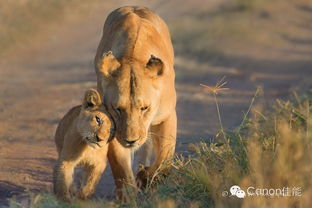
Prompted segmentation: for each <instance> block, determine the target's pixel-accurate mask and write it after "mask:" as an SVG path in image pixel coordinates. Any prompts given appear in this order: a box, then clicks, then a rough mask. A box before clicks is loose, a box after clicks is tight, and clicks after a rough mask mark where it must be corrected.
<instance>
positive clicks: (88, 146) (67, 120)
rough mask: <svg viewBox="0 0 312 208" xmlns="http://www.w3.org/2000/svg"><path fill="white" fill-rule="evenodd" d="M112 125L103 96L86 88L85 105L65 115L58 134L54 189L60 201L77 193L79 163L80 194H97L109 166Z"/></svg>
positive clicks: (87, 196) (66, 199)
mask: <svg viewBox="0 0 312 208" xmlns="http://www.w3.org/2000/svg"><path fill="white" fill-rule="evenodd" d="M113 126H114V125H113V123H112V122H111V119H110V118H109V116H108V115H107V114H106V113H105V109H104V106H103V105H102V102H101V98H100V95H99V94H98V92H97V91H96V90H93V89H90V90H87V91H86V93H85V97H84V101H83V104H82V105H80V106H76V107H73V108H72V109H71V110H70V111H69V112H68V113H67V114H66V115H65V116H64V117H63V118H62V120H61V121H60V123H59V125H58V127H57V130H56V134H55V144H56V148H57V151H58V154H59V159H58V161H57V164H56V166H55V169H54V192H55V194H56V196H57V197H58V198H59V199H60V200H63V201H70V200H71V199H72V198H73V195H75V194H76V193H73V192H75V190H74V188H73V187H74V186H73V173H74V168H75V167H76V166H78V165H81V166H83V167H84V170H85V178H84V179H85V180H84V181H83V182H82V188H81V190H80V191H79V193H78V197H79V198H82V199H85V198H89V197H90V196H91V195H92V194H93V193H94V191H95V188H96V185H97V183H98V181H99V179H100V177H101V175H102V172H103V171H104V169H105V167H106V161H107V148H108V141H109V139H110V137H111V130H112V128H113Z"/></svg>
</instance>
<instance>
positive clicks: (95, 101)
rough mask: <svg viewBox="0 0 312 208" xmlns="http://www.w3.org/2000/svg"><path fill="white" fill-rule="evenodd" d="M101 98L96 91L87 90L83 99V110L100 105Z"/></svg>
mask: <svg viewBox="0 0 312 208" xmlns="http://www.w3.org/2000/svg"><path fill="white" fill-rule="evenodd" d="M101 103H102V101H101V97H100V94H99V93H98V91H97V90H95V89H89V90H87V91H86V93H85V96H84V99H83V107H84V108H93V107H96V106H99V105H101Z"/></svg>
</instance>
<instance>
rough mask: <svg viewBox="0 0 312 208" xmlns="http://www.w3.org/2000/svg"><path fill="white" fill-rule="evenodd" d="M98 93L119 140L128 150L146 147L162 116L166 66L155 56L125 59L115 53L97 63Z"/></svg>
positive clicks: (107, 54) (105, 56) (108, 53)
mask: <svg viewBox="0 0 312 208" xmlns="http://www.w3.org/2000/svg"><path fill="white" fill-rule="evenodd" d="M96 67H97V78H98V90H99V91H100V93H101V95H102V96H103V99H104V100H103V103H104V104H105V106H106V107H107V109H108V111H109V113H110V115H112V117H113V119H114V121H115V123H116V128H117V131H116V138H117V139H118V140H119V141H120V143H121V144H122V145H123V146H125V147H130V148H131V147H137V146H140V145H142V144H143V143H144V142H145V141H146V139H147V137H148V130H149V127H150V125H151V122H152V121H153V118H154V117H155V115H157V116H159V117H161V116H162V115H159V114H158V112H159V106H160V95H161V93H160V92H161V91H162V90H163V89H162V88H163V87H164V86H165V85H164V84H163V80H164V79H163V77H164V76H163V75H164V73H165V72H164V65H163V62H162V60H161V59H159V58H156V57H155V56H153V55H151V56H150V58H149V59H147V60H145V59H144V60H143V58H142V60H136V59H133V58H126V57H125V58H122V59H121V60H117V59H116V58H115V57H114V55H113V54H112V52H107V53H105V54H104V55H103V57H102V58H101V60H100V61H99V63H98V64H97V66H96Z"/></svg>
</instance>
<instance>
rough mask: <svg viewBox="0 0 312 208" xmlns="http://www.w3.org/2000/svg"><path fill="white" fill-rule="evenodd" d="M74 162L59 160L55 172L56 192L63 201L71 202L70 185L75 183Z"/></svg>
mask: <svg viewBox="0 0 312 208" xmlns="http://www.w3.org/2000/svg"><path fill="white" fill-rule="evenodd" d="M75 166H76V164H75V163H74V162H69V161H63V160H59V161H58V162H57V164H56V166H55V168H54V172H53V184H54V193H55V195H56V197H57V198H58V199H60V200H62V201H66V202H70V201H71V198H72V196H71V194H70V191H69V189H70V186H71V185H72V183H73V173H74V168H75Z"/></svg>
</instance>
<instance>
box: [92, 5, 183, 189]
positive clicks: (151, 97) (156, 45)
mask: <svg viewBox="0 0 312 208" xmlns="http://www.w3.org/2000/svg"><path fill="white" fill-rule="evenodd" d="M95 70H96V73H97V87H98V91H99V92H100V94H101V96H102V97H103V99H104V101H103V102H104V104H105V106H106V107H107V109H108V111H109V113H110V114H111V115H112V117H113V119H114V121H115V123H116V128H117V131H116V138H117V141H115V142H113V143H111V144H110V146H113V147H112V148H111V147H110V148H109V151H108V159H109V162H110V164H111V166H112V170H113V174H114V177H115V181H116V185H117V188H122V183H120V181H121V180H131V179H132V178H133V175H132V174H133V173H132V170H131V168H130V166H131V162H130V149H133V148H137V147H139V146H141V145H142V144H144V142H145V141H146V139H147V137H148V135H151V137H152V141H153V148H154V153H155V161H154V162H153V163H152V165H151V166H150V167H147V168H146V173H145V174H142V173H140V174H138V176H140V177H139V178H138V180H140V181H143V182H144V181H145V180H146V178H145V177H150V176H152V175H153V174H154V173H155V172H156V170H157V169H158V168H159V167H160V165H161V163H162V162H163V161H164V160H167V159H170V158H171V157H172V156H173V154H174V150H175V144H176V129H177V118H176V90H175V85H174V80H175V72H174V53H173V47H172V43H171V39H170V34H169V31H168V28H167V26H166V24H165V23H164V21H163V20H162V19H161V18H160V17H159V16H158V15H157V14H155V13H154V12H152V11H151V10H149V9H147V8H142V7H122V8H119V9H117V10H115V11H113V12H112V13H111V14H109V16H108V17H107V19H106V21H105V24H104V30H103V36H102V39H101V41H100V44H99V46H98V49H97V53H96V57H95ZM121 170H122V171H121ZM142 177H143V178H142ZM143 184H144V183H143Z"/></svg>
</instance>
